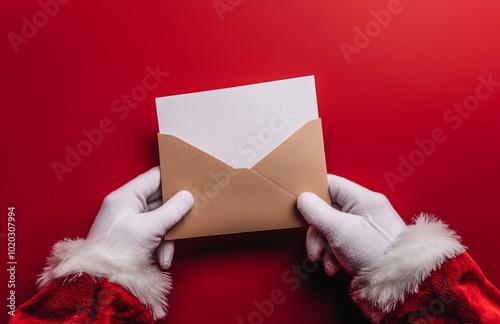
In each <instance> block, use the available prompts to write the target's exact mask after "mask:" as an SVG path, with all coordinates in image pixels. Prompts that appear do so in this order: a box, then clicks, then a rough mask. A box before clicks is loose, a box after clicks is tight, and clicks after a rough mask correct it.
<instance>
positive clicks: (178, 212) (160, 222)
mask: <svg viewBox="0 0 500 324" xmlns="http://www.w3.org/2000/svg"><path fill="white" fill-rule="evenodd" d="M193 203H194V199H193V195H191V193H189V191H185V190H183V191H179V192H178V193H176V194H175V195H174V196H173V197H172V198H170V199H169V200H168V201H167V202H165V203H164V204H163V205H162V206H160V207H158V208H157V209H155V210H153V211H150V212H149V213H147V214H148V218H149V219H148V223H149V224H148V225H149V226H150V228H152V229H153V230H154V231H155V232H156V234H157V235H164V234H166V232H168V230H170V229H171V228H172V227H173V226H174V225H175V224H177V222H179V221H180V220H181V218H182V217H184V215H186V213H187V212H188V211H189V210H190V209H191V207H193Z"/></svg>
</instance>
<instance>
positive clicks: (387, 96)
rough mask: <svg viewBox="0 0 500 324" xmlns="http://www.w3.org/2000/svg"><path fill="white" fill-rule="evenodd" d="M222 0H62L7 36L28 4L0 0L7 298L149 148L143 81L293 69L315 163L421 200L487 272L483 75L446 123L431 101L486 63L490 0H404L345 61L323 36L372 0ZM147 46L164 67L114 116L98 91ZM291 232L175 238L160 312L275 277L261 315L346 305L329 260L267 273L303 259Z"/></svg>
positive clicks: (491, 240) (455, 90) (31, 279)
mask: <svg viewBox="0 0 500 324" xmlns="http://www.w3.org/2000/svg"><path fill="white" fill-rule="evenodd" d="M224 2H225V3H227V2H226V1H224ZM232 4H233V5H234V6H232V11H227V12H225V13H224V14H223V18H224V19H223V20H221V19H220V17H219V15H218V14H217V12H216V10H215V9H214V6H213V1H212V0H197V1H157V0H152V1H147V2H139V1H123V0H122V1H108V2H106V3H102V2H97V1H71V2H69V3H67V4H64V5H60V8H59V12H58V13H57V14H56V15H55V16H54V17H52V18H50V20H49V21H48V23H46V24H45V25H44V26H42V27H40V28H39V30H38V33H37V34H36V35H35V36H34V37H32V38H30V39H28V42H27V43H26V44H20V45H19V48H18V49H19V52H18V53H17V54H16V53H15V52H14V49H13V46H12V45H11V44H10V42H9V39H8V33H9V32H12V33H16V34H18V35H21V32H22V31H21V28H22V26H23V20H22V18H23V17H27V18H28V20H32V19H33V15H35V13H36V12H38V11H40V10H41V9H40V5H39V4H38V3H37V2H35V1H23V2H19V1H13V0H7V1H2V3H1V4H0V12H1V19H0V29H1V35H3V36H2V38H1V41H0V46H1V53H2V73H1V76H0V78H1V96H0V107H1V119H2V124H3V127H2V136H1V138H2V147H1V152H2V165H3V167H2V198H1V199H2V208H3V210H4V211H3V213H4V215H5V216H4V218H3V219H4V221H3V223H4V224H0V233H3V234H2V237H1V239H2V242H1V246H2V248H1V250H0V251H5V253H4V252H2V254H4V257H3V259H4V260H6V259H5V258H6V254H7V253H6V251H7V245H6V238H5V233H6V232H7V224H6V223H7V221H6V215H7V206H11V205H13V206H15V207H16V215H17V216H16V234H17V254H16V256H17V261H18V265H17V282H16V284H17V286H16V297H17V303H18V304H19V303H21V302H23V301H25V300H27V299H28V298H29V297H31V296H32V295H33V294H35V292H36V288H35V280H36V275H37V274H39V273H40V272H41V269H42V267H43V265H44V262H45V258H46V257H47V256H48V254H49V251H50V248H51V246H52V245H53V244H54V243H55V242H56V241H57V240H60V239H62V238H64V237H76V236H85V235H86V234H87V231H88V229H89V228H90V226H91V224H92V222H93V219H94V216H95V215H96V213H97V211H98V209H99V206H100V203H101V201H102V199H103V198H104V196H105V195H106V194H107V193H109V192H110V191H112V190H114V189H116V188H117V187H119V186H120V185H122V184H124V183H125V182H126V181H128V180H130V179H131V178H133V177H134V176H136V175H137V174H139V173H141V172H143V171H145V170H147V169H149V168H150V167H152V166H154V165H156V164H157V163H158V151H157V142H156V132H157V124H156V115H155V104H154V98H155V97H158V96H165V95H171V94H179V93H186V92H193V91H200V90H209V89H215V88H221V87H229V86H236V85H242V84H249V83H256V82H263V81H270V80H276V79H283V78H289V77H296V76H302V75H310V74H314V75H315V77H316V86H317V97H318V104H319V109H320V115H321V117H322V118H323V128H324V140H325V149H326V156H327V163H328V171H329V172H331V173H336V174H339V175H342V176H345V177H348V178H350V179H352V180H355V181H357V182H359V183H360V184H362V185H364V186H367V187H369V188H371V189H373V190H377V191H380V192H383V193H384V194H386V195H387V196H388V197H389V199H390V200H391V202H392V203H393V205H394V206H395V208H396V209H397V210H398V211H399V213H400V215H401V216H402V217H403V218H404V219H405V220H407V221H409V220H410V219H411V217H412V216H413V215H415V214H418V213H419V212H421V211H427V212H432V213H435V214H437V215H438V216H439V217H440V218H442V219H444V220H445V221H447V222H448V223H449V224H450V225H451V227H452V228H453V229H456V230H457V231H458V233H459V234H460V235H461V236H462V237H463V241H464V243H465V244H466V245H467V246H468V247H469V252H470V254H471V255H472V257H473V258H474V259H475V260H476V261H477V262H478V264H479V265H480V267H481V268H482V270H483V271H484V273H485V274H486V276H487V277H488V278H489V279H490V280H491V281H492V282H493V283H494V284H495V285H497V286H499V285H500V266H499V264H498V261H497V260H496V257H497V256H498V252H497V250H496V249H497V247H498V225H499V220H498V207H497V206H498V205H497V203H498V187H497V186H498V183H499V182H500V181H499V180H500V171H499V169H498V166H499V165H500V151H499V149H498V143H499V141H500V131H499V127H498V122H499V120H500V111H499V106H500V87H496V88H495V89H494V90H495V91H494V92H493V93H491V95H490V97H489V98H488V99H487V100H484V101H480V105H479V108H478V109H477V110H476V111H475V112H473V113H472V114H471V115H470V116H469V117H468V118H466V119H465V118H464V119H463V120H462V124H461V126H460V127H458V128H457V129H456V130H454V129H452V128H451V127H450V126H452V124H450V123H447V122H446V121H445V120H444V119H443V113H445V111H447V110H448V109H450V108H452V107H453V104H455V103H462V102H463V101H464V99H465V98H466V97H467V96H470V95H474V90H475V89H476V87H477V86H478V85H479V81H478V77H479V76H484V77H488V75H490V74H491V75H492V79H493V80H495V81H497V82H498V81H500V61H499V57H500V33H499V31H500V20H499V19H498V17H499V16H500V3H499V2H498V1H481V2H473V1H451V0H446V1H439V2H437V3H436V2H435V1H430V0H419V1H409V0H403V1H402V2H401V4H400V6H401V8H402V9H401V10H402V11H401V12H400V13H398V14H395V15H392V17H391V21H390V23H389V24H388V25H387V26H386V27H383V28H381V30H380V31H379V32H378V33H377V35H375V36H374V37H373V38H372V39H371V42H370V43H369V44H368V46H366V47H365V48H362V49H360V52H359V53H357V54H353V55H352V56H351V57H350V58H351V59H352V62H351V63H348V62H347V61H346V58H345V57H344V55H343V54H342V51H341V49H340V44H341V43H342V42H346V43H349V44H351V45H353V43H354V36H355V31H354V28H355V27H356V26H358V27H359V28H361V29H364V27H365V25H366V24H367V23H369V22H370V21H372V20H373V19H374V18H373V16H372V15H371V14H370V12H371V11H372V10H375V11H379V10H382V9H385V8H387V4H388V1H381V0H380V1H379V0H377V1H347V0H342V1H326V0H324V1H284V0H281V1H264V0H252V1H236V0H233V1H232ZM375 32H376V31H375ZM157 64H159V66H160V70H162V71H166V72H169V73H170V74H169V76H168V77H166V78H165V79H164V81H163V82H162V83H161V84H160V85H159V86H158V87H157V88H156V89H154V90H152V91H150V92H148V95H147V98H146V99H145V100H144V101H142V102H140V103H139V104H138V106H137V108H135V109H133V110H131V112H130V115H129V116H128V117H127V118H125V119H124V120H120V119H119V118H118V114H116V113H114V112H113V111H112V110H111V109H110V106H111V103H112V102H113V100H115V99H117V98H120V96H121V94H129V93H130V91H131V90H132V89H133V88H134V87H135V86H137V85H140V84H141V83H142V79H143V77H144V76H145V75H146V73H147V72H146V70H145V68H146V67H147V66H150V67H152V68H154V67H155V66H156V65H157ZM483 91H484V89H483ZM104 118H110V119H111V120H112V122H113V125H114V126H115V129H114V131H113V132H112V133H110V134H106V135H105V136H104V139H103V141H102V143H101V144H100V145H98V146H95V147H94V148H93V151H92V153H91V154H90V155H89V156H87V157H84V158H83V160H82V162H81V163H80V164H79V165H78V166H77V167H75V168H74V170H73V171H72V172H71V173H66V174H64V175H63V179H62V182H59V181H58V179H57V177H56V175H55V173H54V171H53V170H52V167H51V164H52V163H53V162H54V161H59V162H61V163H64V158H65V155H66V150H65V148H66V146H68V145H69V146H70V147H72V148H75V147H76V145H77V144H78V143H79V142H80V141H81V140H83V139H84V136H83V134H82V131H83V130H84V129H86V130H90V129H93V128H96V127H97V126H98V124H99V122H100V121H101V120H102V119H104ZM438 127H439V128H442V129H443V130H444V131H445V133H446V135H447V140H446V142H444V143H442V144H439V145H437V147H436V149H435V152H433V153H432V154H430V156H428V157H426V158H425V160H424V161H423V163H422V164H421V165H420V166H418V167H417V168H416V169H415V170H414V171H413V173H412V174H411V175H410V176H408V177H407V178H406V179H405V181H404V182H400V183H397V184H396V185H395V190H394V191H392V190H391V189H390V187H389V185H388V183H387V181H386V179H385V178H384V173H385V172H386V171H390V172H394V173H397V172H398V171H397V169H398V164H399V161H398V157H399V156H400V155H402V156H403V157H405V158H408V156H409V155H410V154H411V153H412V152H413V151H414V150H416V149H417V146H416V144H415V142H414V141H415V140H417V139H420V140H422V139H424V138H429V137H430V134H431V132H432V130H433V129H435V128H438ZM304 233H305V232H304V230H288V231H277V232H271V233H255V234H244V235H234V236H227V237H219V238H205V239H197V240H186V241H178V242H177V245H176V247H177V251H176V257H175V260H174V265H173V267H172V273H173V276H174V281H175V289H174V291H173V293H172V295H171V298H170V301H171V307H170V314H169V316H168V317H167V319H166V320H165V323H237V319H236V318H237V317H238V316H242V317H244V318H247V316H248V315H249V314H250V313H251V312H254V311H256V306H255V305H254V304H253V301H254V300H257V301H262V300H264V299H269V296H270V293H271V292H272V291H273V290H274V289H280V290H282V291H283V293H284V296H285V298H286V299H285V302H284V303H283V304H281V305H278V306H276V307H275V311H274V312H273V314H272V315H271V316H269V317H266V318H265V321H264V322H265V323H305V322H308V323H332V322H336V321H338V322H346V323H347V322H353V321H354V319H355V318H358V317H357V316H359V313H358V312H357V311H356V309H355V308H353V307H352V305H351V304H349V303H348V301H347V300H348V299H347V297H346V290H347V285H348V277H347V276H346V275H345V274H339V275H336V276H335V277H333V278H325V276H324V275H323V274H322V273H323V271H322V269H319V270H318V271H315V272H313V273H312V275H311V276H310V277H309V278H308V279H307V280H303V281H300V286H299V287H298V289H297V290H295V291H292V290H291V289H290V288H291V286H292V285H291V284H289V283H286V282H284V281H283V280H282V276H283V275H284V274H285V275H286V273H287V271H288V270H290V269H291V267H292V266H293V265H301V263H302V261H303V260H304V257H305V248H304V246H303V241H304ZM2 278H3V279H2V281H1V282H0V287H1V288H0V291H1V292H2V295H1V296H2V300H4V302H5V299H4V298H7V291H8V289H7V287H6V286H7V277H6V275H5V274H4V275H2ZM0 309H1V314H2V315H1V316H2V317H3V318H4V316H5V317H6V313H7V308H6V307H5V306H2V308H0ZM254 323H256V322H255V321H254Z"/></svg>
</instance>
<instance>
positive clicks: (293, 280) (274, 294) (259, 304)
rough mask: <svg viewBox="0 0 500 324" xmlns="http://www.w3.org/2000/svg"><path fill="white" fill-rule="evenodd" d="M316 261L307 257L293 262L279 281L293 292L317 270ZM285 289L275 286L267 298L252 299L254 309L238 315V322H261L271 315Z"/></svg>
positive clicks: (285, 298) (260, 323) (280, 303)
mask: <svg viewBox="0 0 500 324" xmlns="http://www.w3.org/2000/svg"><path fill="white" fill-rule="evenodd" d="M318 268H319V264H318V261H311V260H309V259H308V258H307V257H306V258H304V259H303V260H302V262H301V264H294V265H292V266H291V267H290V268H289V269H287V270H286V271H285V272H283V274H282V275H281V282H282V283H283V284H285V285H287V287H288V291H290V292H294V291H296V290H297V289H299V287H300V285H301V284H302V282H303V281H305V280H307V279H309V277H310V275H311V274H312V273H313V272H315V271H316V270H318ZM285 292H286V290H285V291H283V290H282V289H279V288H276V289H273V290H271V292H270V293H269V298H267V297H266V298H264V299H262V300H260V301H259V300H254V301H253V302H252V305H253V307H254V310H253V311H251V312H250V313H248V314H247V315H245V316H238V317H237V318H236V322H237V323H238V324H262V323H264V321H265V319H266V318H269V317H271V316H272V315H273V314H274V312H275V311H276V309H277V306H279V305H283V304H284V303H285V302H286V300H287V296H286V294H285Z"/></svg>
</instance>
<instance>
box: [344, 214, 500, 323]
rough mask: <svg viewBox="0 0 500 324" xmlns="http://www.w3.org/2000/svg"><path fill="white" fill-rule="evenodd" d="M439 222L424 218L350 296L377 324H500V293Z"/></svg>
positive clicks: (368, 270)
mask: <svg viewBox="0 0 500 324" xmlns="http://www.w3.org/2000/svg"><path fill="white" fill-rule="evenodd" d="M465 250H466V248H465V247H464V246H463V245H462V244H461V243H460V237H459V236H458V235H457V234H456V233H455V232H454V231H452V230H451V229H449V227H448V225H446V224H444V223H443V222H441V221H440V220H438V219H436V218H434V217H431V216H428V215H421V216H420V217H418V218H417V219H416V220H415V222H414V224H412V225H410V226H408V227H407V228H406V229H405V230H404V231H403V232H402V233H401V234H399V235H398V237H397V238H396V240H395V242H394V243H393V244H392V245H391V247H390V248H389V249H388V251H387V252H386V253H385V254H384V255H383V256H382V257H381V258H380V259H379V260H377V261H376V262H375V263H374V264H372V265H370V266H369V267H367V268H364V269H362V270H361V271H360V272H359V273H358V274H357V276H356V277H355V278H354V280H353V281H352V283H351V296H352V298H353V300H354V301H355V302H356V303H357V304H358V305H359V306H360V307H361V308H362V309H363V312H364V313H365V315H366V316H367V317H369V318H370V319H371V320H372V321H373V322H375V323H415V324H416V323H500V293H499V291H498V290H497V289H496V288H495V287H494V286H493V285H492V284H491V283H490V282H488V280H486V278H485V276H484V275H483V273H482V272H481V270H480V269H479V267H478V266H477V264H476V263H475V262H474V261H473V260H472V258H471V257H470V256H469V254H467V253H466V252H465Z"/></svg>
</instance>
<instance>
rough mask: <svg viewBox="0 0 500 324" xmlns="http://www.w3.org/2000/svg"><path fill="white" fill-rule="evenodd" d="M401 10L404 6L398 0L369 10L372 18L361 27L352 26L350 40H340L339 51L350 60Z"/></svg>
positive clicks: (349, 61)
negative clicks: (383, 7) (352, 32)
mask: <svg viewBox="0 0 500 324" xmlns="http://www.w3.org/2000/svg"><path fill="white" fill-rule="evenodd" d="M410 1H411V0H410ZM403 10H404V7H403V5H402V4H401V1H399V0H389V1H388V2H387V7H386V9H381V10H379V11H375V10H371V11H370V16H371V18H372V19H370V20H369V21H368V22H366V23H365V24H364V26H363V27H360V26H355V27H354V37H353V39H352V42H341V43H340V44H339V47H340V51H341V52H342V54H343V55H344V58H345V60H346V61H347V63H351V62H352V56H353V55H354V54H360V53H361V52H362V50H363V49H365V48H366V47H368V45H370V44H371V42H372V40H373V39H374V38H375V37H377V36H378V35H380V33H381V32H382V30H383V29H384V28H387V26H389V24H390V23H391V21H392V19H393V16H396V15H399V14H400V13H402V12H403Z"/></svg>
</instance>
